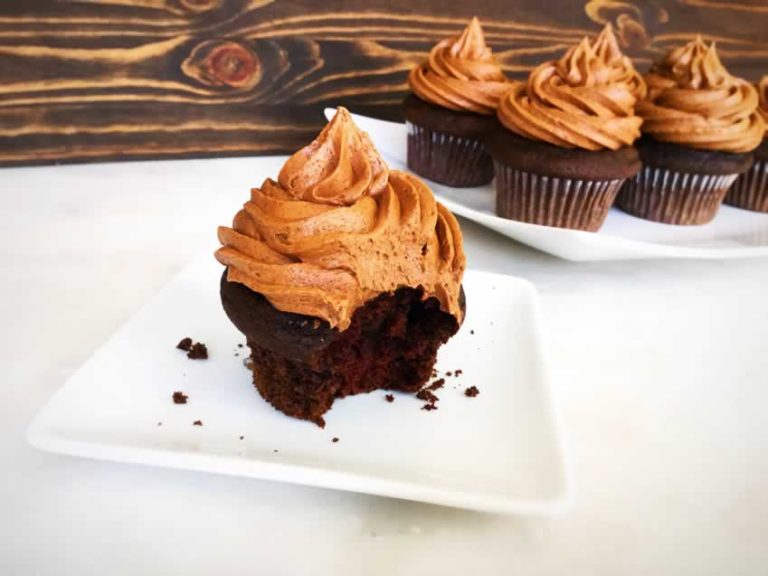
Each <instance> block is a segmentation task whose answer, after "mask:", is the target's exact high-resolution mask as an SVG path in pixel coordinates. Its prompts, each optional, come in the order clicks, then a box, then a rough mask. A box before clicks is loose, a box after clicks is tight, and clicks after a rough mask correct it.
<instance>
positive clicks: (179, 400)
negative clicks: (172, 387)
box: [173, 392, 189, 404]
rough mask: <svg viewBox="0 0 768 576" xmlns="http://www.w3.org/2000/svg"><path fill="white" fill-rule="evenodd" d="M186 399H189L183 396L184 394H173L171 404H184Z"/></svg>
mask: <svg viewBox="0 0 768 576" xmlns="http://www.w3.org/2000/svg"><path fill="white" fill-rule="evenodd" d="M188 398H189V396H187V395H186V394H184V392H174V393H173V403H174V404H186V403H187V399H188Z"/></svg>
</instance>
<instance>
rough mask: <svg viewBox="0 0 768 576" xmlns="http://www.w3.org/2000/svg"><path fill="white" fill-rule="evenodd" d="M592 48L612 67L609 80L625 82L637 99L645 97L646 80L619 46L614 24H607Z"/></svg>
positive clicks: (646, 90)
mask: <svg viewBox="0 0 768 576" xmlns="http://www.w3.org/2000/svg"><path fill="white" fill-rule="evenodd" d="M592 50H594V52H595V55H596V56H597V57H598V58H600V60H602V61H603V62H604V63H605V64H607V65H608V66H609V67H610V69H611V77H610V79H609V80H608V82H614V83H623V84H627V85H628V86H629V90H630V92H632V95H633V96H634V97H635V100H642V99H643V98H645V95H646V93H647V92H648V89H647V88H646V85H645V80H643V77H642V76H641V75H640V73H639V72H638V71H637V70H636V69H635V66H634V65H633V64H632V60H630V59H629V58H628V57H627V56H625V55H624V53H623V52H622V51H621V48H619V42H618V40H617V39H616V35H615V34H614V33H613V26H611V24H610V23H608V24H606V25H605V27H604V28H603V29H602V31H601V32H600V34H598V35H597V36H596V37H595V39H594V40H593V42H592Z"/></svg>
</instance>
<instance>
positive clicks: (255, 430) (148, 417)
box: [28, 254, 569, 513]
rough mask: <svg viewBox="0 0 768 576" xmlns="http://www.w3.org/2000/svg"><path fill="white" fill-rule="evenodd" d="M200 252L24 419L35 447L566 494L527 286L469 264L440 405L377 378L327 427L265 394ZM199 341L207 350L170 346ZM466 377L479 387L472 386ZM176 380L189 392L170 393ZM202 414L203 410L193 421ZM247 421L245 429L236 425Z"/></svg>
mask: <svg viewBox="0 0 768 576" xmlns="http://www.w3.org/2000/svg"><path fill="white" fill-rule="evenodd" d="M220 274H221V267H220V266H219V265H218V264H217V263H216V262H215V261H214V259H213V257H212V255H210V254H206V255H204V256H203V257H201V258H200V259H198V260H197V261H195V262H194V263H192V264H191V265H190V266H189V267H188V268H186V269H185V270H184V271H183V272H182V273H181V274H180V275H179V276H178V277H177V278H176V279H175V280H174V281H172V283H171V284H169V285H168V286H167V287H166V288H164V289H163V290H162V291H161V292H160V293H159V294H158V295H157V296H156V297H155V298H154V299H153V300H152V301H151V302H150V303H149V304H148V305H147V306H146V307H145V308H144V309H143V310H141V311H140V312H139V313H138V314H137V315H136V316H135V317H134V318H133V319H131V320H130V321H129V322H128V323H127V324H126V325H125V326H124V327H123V328H122V329H121V330H120V331H119V332H118V333H116V334H115V335H114V336H113V337H112V338H111V339H110V340H109V341H108V342H107V343H106V344H105V345H104V346H103V347H102V348H101V349H100V350H98V351H97V352H96V354H95V355H94V356H93V357H92V358H91V359H90V360H89V361H88V362H87V363H86V364H85V365H84V366H83V367H82V368H81V369H80V370H79V371H78V372H77V373H75V375H74V376H73V377H72V378H71V379H70V380H69V381H68V382H67V383H66V384H65V385H64V386H63V387H62V388H61V389H60V390H59V391H58V392H57V393H56V394H55V396H54V397H53V398H51V400H50V401H49V402H48V404H47V405H46V406H45V407H44V408H43V409H42V410H41V412H40V413H39V414H38V415H37V417H36V418H35V420H34V421H33V422H32V424H31V425H30V428H29V430H28V438H29V441H30V442H31V443H32V444H33V445H35V446H37V447H39V448H41V449H44V450H50V451H53V452H59V453H65V454H72V455H77V456H85V457H90V458H101V459H106V460H113V461H117V462H132V463H141V464H149V465H154V466H167V467H173V468H185V469H190V470H200V471H208V472H218V473H223V474H232V475H239V476H249V477H253V478H263V479H269V480H277V481H285V482H293V483H298V484H307V485H312V486H321V487H326V488H335V489H340V490H350V491H355V492H363V493H369V494H377V495H382V496H391V497H396V498H402V499H409V500H418V501H424V502H430V503H435V504H443V505H449V506H455V507H464V508H471V509H476V510H483V511H491V512H499V513H552V512H557V511H559V510H561V509H562V508H563V507H564V505H565V504H566V502H567V501H568V497H569V481H568V478H569V474H568V466H567V463H566V458H565V452H564V448H563V442H562V434H561V430H560V426H559V425H558V418H557V415H556V411H555V410H554V408H553V404H552V398H551V396H550V382H549V376H548V369H547V364H546V356H545V351H544V350H543V344H542V338H541V333H540V328H539V311H538V299H537V295H536V292H535V289H534V288H533V286H532V285H531V284H529V283H528V282H526V281H524V280H519V279H515V278H511V277H506V276H499V275H493V274H488V273H481V272H473V271H469V272H467V274H466V277H465V283H464V287H465V291H466V294H467V317H466V320H465V322H464V324H463V326H462V328H461V330H460V331H459V333H458V334H457V335H456V336H455V337H454V338H453V339H452V340H451V341H450V342H449V343H448V344H447V345H445V346H444V347H443V348H442V349H441V350H440V355H439V360H438V371H439V372H440V375H441V376H443V375H444V372H447V371H451V372H454V371H455V370H456V369H460V370H462V371H463V374H462V375H461V376H459V377H456V376H451V377H446V385H445V387H444V388H443V389H441V390H439V391H438V393H437V394H438V396H439V397H440V400H439V402H438V407H439V408H438V410H435V411H431V412H429V411H425V410H422V409H421V406H422V405H423V402H420V401H418V400H417V399H416V398H415V397H413V396H411V395H405V394H396V395H395V396H396V398H395V401H394V402H392V403H389V402H387V401H386V400H385V398H384V394H385V392H383V391H382V392H374V393H371V394H368V395H361V396H354V397H350V398H345V399H343V400H340V401H337V402H336V404H335V405H334V407H333V409H332V410H331V411H330V412H328V413H327V414H326V422H327V424H326V428H325V429H320V428H318V427H317V426H315V425H314V424H311V423H308V422H304V421H300V420H296V419H293V418H289V417H287V416H284V415H283V414H281V413H279V412H277V411H275V410H274V409H273V408H272V407H271V406H269V405H268V404H267V403H266V402H265V401H264V400H263V399H262V398H261V397H260V396H259V394H258V392H257V391H256V390H255V388H254V387H253V385H252V383H251V374H250V371H249V370H247V369H246V368H245V367H244V363H243V360H244V358H245V357H246V356H247V348H240V347H238V344H242V343H243V342H244V338H243V336H242V335H241V334H240V333H239V332H237V331H236V329H235V328H234V327H233V326H232V325H231V324H230V322H229V320H228V319H227V317H226V315H225V314H224V312H223V310H222V308H221V304H220V302H219V294H218V280H219V277H220ZM186 336H190V337H192V338H193V339H195V340H198V341H202V342H204V343H205V344H206V345H207V346H208V349H209V352H210V357H209V359H208V360H190V359H188V358H187V357H186V356H185V354H184V353H183V352H181V351H179V350H176V349H175V345H176V343H177V342H178V341H179V340H181V338H183V337H186ZM472 385H475V386H477V387H478V388H479V390H480V394H479V396H477V397H475V398H468V397H467V396H465V395H464V390H465V389H466V388H467V387H469V386H472ZM175 391H181V392H184V393H185V394H187V395H188V402H187V403H186V404H183V405H176V404H174V403H173V402H172V394H173V393H174V392H175ZM196 420H200V421H201V422H202V426H194V425H193V422H194V421H196ZM241 437H242V438H241ZM333 438H338V441H337V442H333V441H332V440H333Z"/></svg>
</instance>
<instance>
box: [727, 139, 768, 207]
mask: <svg viewBox="0 0 768 576" xmlns="http://www.w3.org/2000/svg"><path fill="white" fill-rule="evenodd" d="M725 203H726V204H730V205H731V206H736V207H737V208H743V209H745V210H752V211H753V212H768V140H763V143H762V144H761V145H760V147H759V148H758V149H757V150H755V163H754V164H753V165H752V168H750V169H749V170H748V171H746V172H745V173H744V174H742V175H741V176H739V177H738V178H737V179H736V182H734V183H733V186H731V189H730V190H729V191H728V194H727V195H726V196H725Z"/></svg>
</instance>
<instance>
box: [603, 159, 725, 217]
mask: <svg viewBox="0 0 768 576" xmlns="http://www.w3.org/2000/svg"><path fill="white" fill-rule="evenodd" d="M737 176H738V174H689V173H687V172H677V171H675V170H670V169H667V168H655V167H652V166H645V167H643V169H642V170H641V171H640V173H639V174H638V175H637V176H635V177H634V178H632V179H630V180H627V181H626V182H625V183H624V186H623V187H622V189H621V192H620V193H619V195H618V198H617V199H616V205H617V206H618V207H619V208H621V209H622V210H624V212H627V213H628V214H632V215H633V216H638V217H640V218H644V219H646V220H653V221H654V222H663V223H665V224H679V225H680V224H682V225H697V224H707V223H708V222H711V221H712V220H713V219H714V217H715V216H716V215H717V212H718V210H719V209H720V205H721V204H722V203H723V199H724V198H725V195H726V193H727V192H728V188H730V186H731V184H733V182H734V180H736V178H737Z"/></svg>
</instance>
